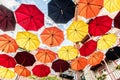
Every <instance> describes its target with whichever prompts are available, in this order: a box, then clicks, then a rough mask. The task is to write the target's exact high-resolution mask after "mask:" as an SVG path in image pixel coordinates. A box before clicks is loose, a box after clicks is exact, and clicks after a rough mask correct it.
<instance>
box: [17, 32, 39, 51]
mask: <svg viewBox="0 0 120 80" xmlns="http://www.w3.org/2000/svg"><path fill="white" fill-rule="evenodd" d="M16 42H17V44H18V46H19V47H21V48H23V49H25V50H28V51H30V50H35V49H37V48H38V47H39V44H40V41H39V39H38V37H37V35H35V34H33V33H30V32H27V31H23V32H18V33H17V36H16Z"/></svg>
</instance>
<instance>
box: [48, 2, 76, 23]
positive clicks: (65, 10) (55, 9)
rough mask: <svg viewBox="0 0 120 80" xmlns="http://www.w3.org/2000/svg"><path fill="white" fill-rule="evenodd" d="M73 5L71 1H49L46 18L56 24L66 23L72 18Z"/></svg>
mask: <svg viewBox="0 0 120 80" xmlns="http://www.w3.org/2000/svg"><path fill="white" fill-rule="evenodd" d="M74 12H75V4H74V3H73V1H72V0H51V1H50V2H49V3H48V16H49V17H50V18H51V19H52V20H53V21H54V22H56V23H67V22H68V21H69V20H70V19H72V18H73V17H74Z"/></svg>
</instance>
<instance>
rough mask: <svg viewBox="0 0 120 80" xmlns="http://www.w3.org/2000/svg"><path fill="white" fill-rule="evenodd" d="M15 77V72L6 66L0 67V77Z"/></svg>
mask: <svg viewBox="0 0 120 80" xmlns="http://www.w3.org/2000/svg"><path fill="white" fill-rule="evenodd" d="M14 77H15V73H14V72H13V71H12V70H9V69H8V68H0V79H1V78H3V79H12V78H14Z"/></svg>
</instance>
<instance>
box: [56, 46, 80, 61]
mask: <svg viewBox="0 0 120 80" xmlns="http://www.w3.org/2000/svg"><path fill="white" fill-rule="evenodd" d="M77 56H78V50H77V49H76V48H75V47H73V46H63V47H62V48H60V50H59V51H58V57H59V58H60V59H63V60H72V59H74V58H76V57H77Z"/></svg>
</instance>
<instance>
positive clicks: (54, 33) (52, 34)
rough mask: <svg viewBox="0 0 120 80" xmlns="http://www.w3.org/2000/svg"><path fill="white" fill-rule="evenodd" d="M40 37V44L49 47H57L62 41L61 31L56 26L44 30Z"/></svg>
mask: <svg viewBox="0 0 120 80" xmlns="http://www.w3.org/2000/svg"><path fill="white" fill-rule="evenodd" d="M40 37H41V40H42V43H43V44H46V45H48V46H50V47H53V46H59V45H60V44H61V43H62V42H63V40H64V34H63V31H62V30H60V29H59V28H57V27H56V26H54V27H49V28H45V29H44V31H43V32H42V33H41V35H40Z"/></svg>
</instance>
